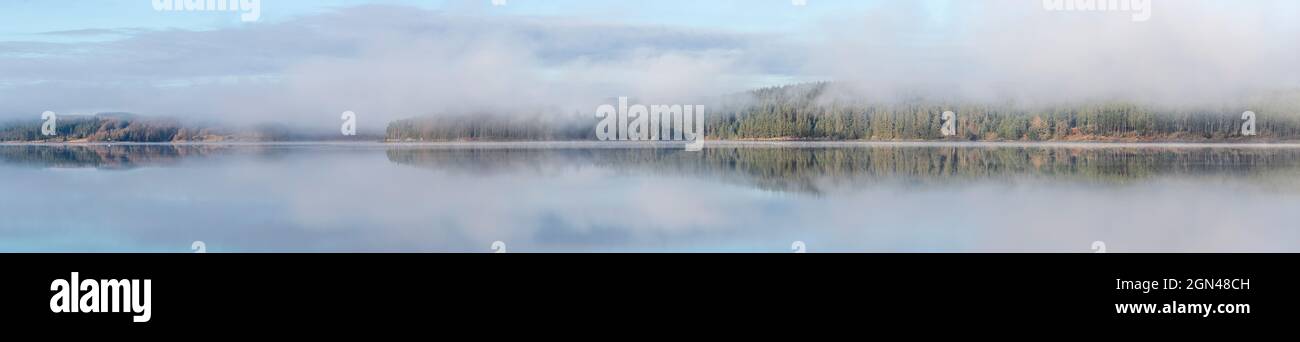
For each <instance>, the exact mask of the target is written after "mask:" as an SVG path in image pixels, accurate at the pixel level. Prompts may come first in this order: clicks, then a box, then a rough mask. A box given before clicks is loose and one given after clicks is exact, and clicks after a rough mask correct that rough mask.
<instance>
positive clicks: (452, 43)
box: [0, 0, 1300, 125]
mask: <svg viewBox="0 0 1300 342" xmlns="http://www.w3.org/2000/svg"><path fill="white" fill-rule="evenodd" d="M154 1H161V0H58V1H50V0H3V1H0V23H3V24H0V119H13V118H27V117H39V114H40V113H41V112H43V111H47V110H48V111H55V112H58V113H70V114H89V113H96V112H134V113H139V114H145V115H163V116H177V117H188V118H201V119H214V120H232V121H238V122H306V123H311V122H320V123H322V124H329V125H333V124H334V122H335V121H337V120H338V113H341V112H343V111H354V112H356V113H358V115H359V116H360V117H362V118H369V119H371V122H384V121H387V120H392V119H398V118H404V117H411V116H419V115H439V114H445V113H482V112H508V113H528V112H565V113H568V112H575V111H577V112H583V111H591V110H594V108H595V107H597V106H599V105H600V104H604V103H606V102H607V101H608V99H611V98H616V97H619V96H629V97H633V98H636V99H640V100H643V101H646V102H656V103H675V104H680V103H685V104H689V103H692V102H691V101H699V99H700V98H705V97H709V96H717V95H723V94H729V93H736V92H741V91H745V90H748V89H753V88H757V87H764V86H775V85H782V84H790V83H798V82H809V81H834V82H835V83H836V84H837V85H838V86H839V89H842V90H843V91H842V92H838V93H837V94H838V95H836V96H848V97H854V98H867V99H889V98H892V97H896V96H898V95H899V94H903V93H915V92H917V91H921V92H925V93H933V94H935V95H942V96H945V97H948V98H957V99H973V100H986V101H992V100H1004V99H1014V100H1018V101H1028V102H1033V101H1039V102H1060V101H1083V100H1090V99H1097V98H1102V99H1114V98H1120V99H1125V100H1133V101H1149V102H1159V103H1181V102H1187V101H1201V102H1213V101H1228V100H1231V99H1235V98H1240V97H1242V96H1250V95H1252V94H1257V93H1261V92H1267V91H1272V90H1279V89H1283V90H1285V89H1294V88H1297V87H1300V76H1298V75H1300V71H1298V66H1297V64H1300V63H1298V62H1296V61H1297V60H1300V53H1298V51H1300V44H1298V42H1297V41H1300V39H1297V38H1296V37H1300V20H1298V19H1300V1H1292V0H1151V4H1150V6H1149V9H1150V14H1151V16H1150V18H1149V19H1148V20H1145V21H1135V20H1134V19H1133V18H1134V16H1133V14H1134V13H1136V12H1124V11H1093V12H1080V11H1073V12H1062V11H1050V10H1047V9H1045V8H1044V4H1043V1H1042V0H862V1H851V0H840V1H836V0H807V1H806V5H802V6H797V5H795V4H793V3H792V1H790V0H694V1H691V0H664V1H638V0H627V1H623V0H506V1H505V4H504V5H502V6H494V5H493V4H492V1H491V0H440V1H439V0H426V1H416V0H381V1H363V0H319V1H308V0H261V1H259V2H258V4H259V6H258V8H259V11H258V13H259V15H258V17H257V20H256V21H244V20H242V18H241V15H240V13H238V12H219V11H198V12H185V11H157V10H155V9H154V4H153V2H154ZM182 1H184V0H182ZM1062 1H1071V0H1062Z"/></svg>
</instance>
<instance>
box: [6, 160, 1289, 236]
mask: <svg viewBox="0 0 1300 342" xmlns="http://www.w3.org/2000/svg"><path fill="white" fill-rule="evenodd" d="M196 240H198V241H204V242H205V243H206V244H207V248H208V250H209V251H211V252H242V251H271V252H304V251H352V252H358V251H360V252H380V251H416V252H453V251H454V252H488V251H490V247H489V246H491V245H492V243H493V242H494V241H503V242H505V243H506V245H507V246H508V247H507V248H508V250H509V251H511V252H558V251H577V252H588V251H591V252H597V251H617V252H621V251H650V252H677V251H721V252H727V251H759V252H788V251H790V248H791V244H792V242H793V241H804V242H805V243H806V245H807V248H808V250H809V251H810V252H831V251H865V252H900V251H901V252H934V251H937V252H1019V251H1047V252H1090V247H1091V245H1092V243H1093V241H1098V240H1100V241H1104V242H1105V243H1106V245H1107V249H1108V251H1109V252H1164V251H1188V252H1300V148H1296V147H1258V146H1218V147H1207V146H1192V145H1165V146H1135V145H945V144H729V145H723V144H715V145H711V146H710V148H709V149H707V150H706V151H704V152H695V153H691V152H684V151H680V150H676V149H653V148H630V147H628V146H626V145H610V144H599V143H591V144H585V143H584V144H448V145H382V144H283V145H181V146H171V145H113V146H103V145H96V146H30V145H0V251H9V252H13V251H78V252H81V251H85V252H92V251H146V252H189V250H190V246H191V242H193V241H196Z"/></svg>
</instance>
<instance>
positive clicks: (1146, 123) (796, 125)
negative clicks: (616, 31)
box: [387, 82, 1300, 142]
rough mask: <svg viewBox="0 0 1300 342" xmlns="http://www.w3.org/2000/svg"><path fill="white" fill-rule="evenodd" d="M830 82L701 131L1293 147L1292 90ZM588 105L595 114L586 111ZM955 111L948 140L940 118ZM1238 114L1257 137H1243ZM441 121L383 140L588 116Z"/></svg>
mask: <svg viewBox="0 0 1300 342" xmlns="http://www.w3.org/2000/svg"><path fill="white" fill-rule="evenodd" d="M830 86H831V83H828V82H820V83H807V84H797V85H789V86H780V87H770V88H763V89H757V90H754V91H750V92H747V93H743V94H736V95H731V96H726V97H724V98H720V99H717V100H716V101H714V102H715V103H714V104H711V105H707V108H709V109H708V114H707V115H706V119H707V121H706V122H707V125H706V128H705V129H706V132H707V135H708V138H709V139H714V140H716V139H721V140H873V141H907V140H962V141H1135V142H1136V141H1179V142H1193V141H1248V140H1249V141H1279V140H1300V93H1276V94H1270V95H1268V96H1263V97H1258V98H1256V99H1252V100H1250V101H1246V102H1249V103H1246V104H1243V105H1237V106H1226V105H1224V106H1214V107H1193V108H1164V107H1160V106H1148V105H1140V104H1135V103H1131V102H1096V103H1081V104H1062V105H1051V106H1046V105H1040V106H1027V105H1020V104H1016V103H1012V102H1008V103H975V102H967V103H962V102H957V101H953V102H949V101H939V100H933V99H925V98H916V99H910V100H901V101H900V100H891V101H874V102H873V101H871V100H869V99H845V98H841V97H835V96H823V95H826V93H827V89H828V88H829V87H830ZM593 108H594V107H593ZM945 111H952V112H954V113H955V114H956V120H957V121H956V122H955V127H954V128H955V129H956V134H955V135H953V136H944V135H943V134H942V133H941V131H940V127H941V125H943V121H942V120H940V116H941V115H942V113H943V112H945ZM1245 111H1252V112H1254V113H1256V115H1257V117H1256V131H1257V132H1258V135H1255V136H1244V135H1242V134H1241V128H1242V124H1243V123H1244V121H1243V120H1242V119H1241V116H1242V114H1243V113H1244V112H1245ZM544 118H546V117H545V116H542V115H535V116H522V117H521V116H505V115H443V116H431V117H421V118H413V119H407V120H400V121H396V122H393V123H391V124H389V126H388V131H387V140H389V141H412V140H416V141H453V140H590V139H593V133H592V131H593V128H594V127H595V123H596V119H595V118H594V116H588V115H570V116H562V117H558V118H554V117H553V118H551V119H549V120H547V119H544Z"/></svg>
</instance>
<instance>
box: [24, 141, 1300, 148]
mask: <svg viewBox="0 0 1300 342" xmlns="http://www.w3.org/2000/svg"><path fill="white" fill-rule="evenodd" d="M684 144H685V142H684V141H598V140H557V141H421V142H399V141H267V142H253V141H241V142H0V146H114V145H120V146H382V147H486V148H491V147H535V148H628V147H641V148H659V147H664V148H680V147H681V146H682V145H684ZM705 145H706V147H790V148H824V147H1071V148H1141V147H1183V148H1216V147H1217V148H1300V141H1266V142H1237V141H1233V142H1217V141H1215V142H1178V141H1167V142H1146V141H1143V142H1115V141H941V140H899V141H886V140H706V141H705Z"/></svg>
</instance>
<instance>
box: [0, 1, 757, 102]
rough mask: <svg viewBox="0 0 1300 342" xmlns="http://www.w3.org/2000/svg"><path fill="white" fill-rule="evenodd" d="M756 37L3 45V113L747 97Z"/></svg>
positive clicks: (404, 29) (361, 26)
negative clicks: (735, 93) (732, 93)
mask: <svg viewBox="0 0 1300 342" xmlns="http://www.w3.org/2000/svg"><path fill="white" fill-rule="evenodd" d="M756 41H759V39H758V37H755V36H753V35H747V34H738V33H730V32H722V31H716V32H713V31H703V30H684V29H673V28H665V27H645V26H634V25H622V24H610V23H601V22H594V21H583V20H572V19H571V18H546V17H489V16H461V15H453V14H448V13H445V12H439V11H429V10H421V9H415V8H408V7H392V6H362V7H354V8H347V9H342V10H339V11H335V12H330V13H325V14H321V15H315V16H309V17H303V18H299V19H295V20H290V21H287V22H283V23H274V24H264V25H263V24H258V25H248V26H245V27H241V28H230V29H219V30H213V31H184V30H164V31H146V32H137V33H135V34H133V35H132V36H131V37H130V38H127V39H123V40H118V41H110V42H91V43H78V44H57V43H24V42H7V43H0V44H4V46H5V47H7V48H8V49H5V51H10V53H0V75H5V76H3V78H0V89H4V92H3V93H0V103H3V105H0V113H4V114H9V115H24V114H26V113H30V112H33V111H34V112H37V113H39V112H41V111H44V110H55V111H61V112H79V111H80V112H95V111H131V112H137V113H141V114H153V115H178V116H186V117H200V118H208V119H211V118H216V119H225V120H234V121H241V122H263V121H271V122H299V123H308V124H311V123H315V122H319V123H320V124H322V125H334V124H335V123H334V122H335V121H337V116H338V113H341V112H343V111H345V110H352V111H355V112H357V113H358V114H359V115H360V116H361V117H362V121H366V120H369V121H370V122H384V121H387V120H392V119H396V118H402V117H410V116H415V115H429V114H441V113H477V112H509V113H514V112H528V111H533V112H537V111H564V112H566V113H570V112H572V111H573V110H586V109H588V108H595V107H596V106H597V105H599V104H601V103H604V102H602V101H605V99H607V98H613V97H617V96H634V97H639V98H646V99H650V98H658V99H668V98H677V97H681V96H685V95H696V94H702V93H704V94H707V93H718V92H725V91H738V90H741V89H745V88H746V87H749V86H752V85H753V82H752V81H751V80H750V74H751V73H752V72H753V71H754V70H755V67H753V66H754V65H760V64H763V63H765V62H763V61H762V60H761V59H762V57H761V56H763V55H764V54H756V53H753V52H752V51H753V50H754V49H756V47H755V45H756V44H755V42H756ZM774 55H775V54H774ZM756 56H759V57H756ZM768 64H770V63H768Z"/></svg>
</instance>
